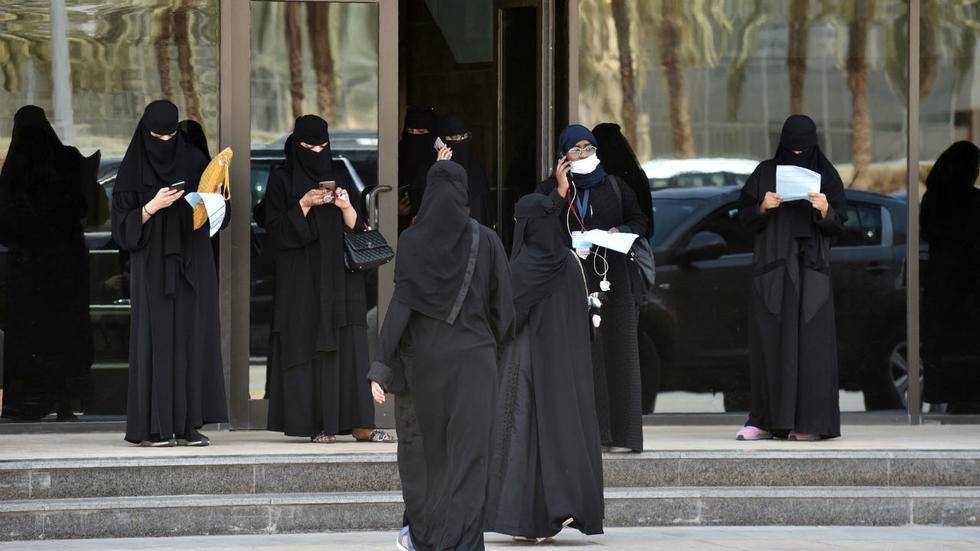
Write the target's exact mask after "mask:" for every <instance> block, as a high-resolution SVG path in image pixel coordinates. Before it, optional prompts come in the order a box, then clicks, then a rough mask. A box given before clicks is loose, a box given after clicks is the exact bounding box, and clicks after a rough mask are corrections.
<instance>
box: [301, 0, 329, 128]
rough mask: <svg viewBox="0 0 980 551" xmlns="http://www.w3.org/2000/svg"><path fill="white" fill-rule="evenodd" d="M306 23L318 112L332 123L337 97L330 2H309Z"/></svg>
mask: <svg viewBox="0 0 980 551" xmlns="http://www.w3.org/2000/svg"><path fill="white" fill-rule="evenodd" d="M306 23H307V25H308V34H309V36H310V45H311V47H312V50H313V70H314V73H315V75H316V105H317V112H318V113H319V114H320V116H322V117H323V118H324V119H326V120H327V121H329V122H330V123H334V122H336V121H335V120H334V117H335V114H336V107H335V102H336V98H335V96H334V87H333V74H334V65H333V51H332V48H331V45H330V4H328V3H321V2H310V3H307V4H306Z"/></svg>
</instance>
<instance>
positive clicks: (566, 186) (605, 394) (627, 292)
mask: <svg viewBox="0 0 980 551" xmlns="http://www.w3.org/2000/svg"><path fill="white" fill-rule="evenodd" d="M558 150H559V153H560V157H559V158H558V162H557V164H556V165H555V173H554V175H552V176H551V177H549V178H548V179H547V180H545V181H544V182H542V183H541V184H540V185H539V186H538V189H537V192H538V193H543V194H545V195H550V196H551V197H552V199H553V200H554V201H555V205H556V206H557V207H558V209H559V217H560V219H561V220H562V223H563V224H564V225H565V229H566V230H567V231H566V232H565V233H564V234H563V236H562V239H563V240H564V242H565V246H566V247H571V246H572V239H571V234H570V233H569V232H572V231H575V232H578V231H588V230H596V229H597V230H603V231H608V232H609V233H616V232H627V233H633V234H637V235H641V236H644V235H646V233H647V225H648V222H647V218H646V216H644V214H643V212H641V211H640V208H639V206H638V205H637V200H636V195H635V194H634V193H633V190H632V189H630V187H629V186H627V185H626V184H625V183H623V181H622V180H620V179H619V178H617V177H616V176H613V175H610V174H607V173H606V171H605V169H604V168H603V166H602V163H601V162H599V158H598V157H597V156H596V139H595V137H594V136H593V135H592V133H591V132H589V129H588V128H585V127H584V126H582V125H580V124H573V125H571V126H569V127H567V128H565V129H564V130H563V131H562V133H561V135H560V136H559V137H558ZM579 256H580V260H581V263H582V269H583V270H584V271H585V277H586V281H587V282H588V289H589V293H590V294H601V295H600V296H601V297H602V298H603V300H602V302H603V305H602V309H601V313H602V317H601V324H600V325H599V326H598V327H595V331H596V337H595V339H594V342H593V344H592V368H593V375H594V381H595V401H596V413H597V415H598V418H599V434H600V440H601V442H602V444H603V445H605V446H607V447H608V448H610V449H611V450H614V451H641V450H642V449H643V415H642V411H641V399H640V390H641V389H640V386H641V385H640V355H639V349H638V344H637V332H636V326H637V323H638V320H639V309H638V307H639V302H640V299H641V298H642V296H641V283H640V279H639V278H640V275H639V273H638V272H637V271H636V269H635V268H634V267H633V266H632V265H631V264H630V260H629V259H628V258H627V256H626V255H625V254H623V253H620V252H616V251H612V250H608V249H605V248H601V247H594V248H592V249H589V248H588V247H579ZM593 325H595V322H593Z"/></svg>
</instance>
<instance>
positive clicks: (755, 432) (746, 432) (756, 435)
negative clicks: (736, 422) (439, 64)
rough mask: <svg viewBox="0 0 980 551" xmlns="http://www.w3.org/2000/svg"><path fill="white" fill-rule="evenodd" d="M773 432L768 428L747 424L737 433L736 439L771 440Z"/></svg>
mask: <svg viewBox="0 0 980 551" xmlns="http://www.w3.org/2000/svg"><path fill="white" fill-rule="evenodd" d="M771 439H772V433H771V432H769V431H767V430H762V429H760V428H758V427H753V426H751V425H745V426H744V427H742V429H741V430H740V431H738V434H736V435H735V440H771Z"/></svg>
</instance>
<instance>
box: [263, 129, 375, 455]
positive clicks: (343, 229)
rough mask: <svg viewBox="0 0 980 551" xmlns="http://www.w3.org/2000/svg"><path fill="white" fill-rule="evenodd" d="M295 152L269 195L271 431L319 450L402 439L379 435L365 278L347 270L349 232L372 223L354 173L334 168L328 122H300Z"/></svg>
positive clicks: (291, 148) (292, 142) (275, 174)
mask: <svg viewBox="0 0 980 551" xmlns="http://www.w3.org/2000/svg"><path fill="white" fill-rule="evenodd" d="M286 148H287V151H286V162H285V163H284V164H283V165H280V166H278V167H276V168H274V169H273V170H272V172H271V173H270V174H269V186H268V191H267V192H266V196H265V201H266V210H265V229H266V232H267V234H268V237H269V242H270V243H271V249H272V254H273V256H274V258H275V265H276V279H275V292H274V293H275V294H274V296H273V313H272V334H271V337H270V343H269V353H270V354H269V365H268V369H269V375H268V393H269V422H268V428H269V430H272V431H281V432H283V433H285V434H286V435H287V436H304V437H307V438H309V439H310V440H311V441H312V442H314V443H317V444H330V443H333V442H336V441H337V435H338V434H353V435H354V437H355V438H356V439H358V440H364V441H372V442H393V441H394V438H392V436H391V435H389V434H387V433H385V432H383V431H380V430H375V429H374V404H372V403H371V388H370V384H369V382H368V380H367V372H368V367H369V365H368V342H367V296H366V292H365V288H364V272H349V271H347V269H346V268H345V265H344V235H345V234H346V233H347V232H353V231H363V230H364V228H365V227H366V226H365V223H364V221H363V220H362V219H361V218H360V216H359V215H358V212H357V210H356V209H355V208H354V205H353V203H352V202H351V200H350V197H349V195H348V191H347V186H348V185H349V184H348V182H347V181H346V177H345V173H343V172H340V171H335V170H334V168H333V155H332V154H331V152H330V134H329V131H328V128H327V122H326V121H325V120H323V119H322V118H320V117H318V116H316V115H303V116H302V117H299V118H298V119H296V123H295V127H294V129H293V133H292V135H291V136H290V139H288V140H287V141H286Z"/></svg>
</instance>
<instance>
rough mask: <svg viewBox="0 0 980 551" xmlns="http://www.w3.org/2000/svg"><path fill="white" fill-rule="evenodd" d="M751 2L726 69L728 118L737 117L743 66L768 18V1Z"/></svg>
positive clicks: (746, 64) (756, 0)
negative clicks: (750, 9)
mask: <svg viewBox="0 0 980 551" xmlns="http://www.w3.org/2000/svg"><path fill="white" fill-rule="evenodd" d="M752 4H753V5H752V11H751V12H750V13H749V15H748V17H747V18H746V19H745V23H744V24H743V25H742V26H741V27H740V28H739V29H738V30H737V32H736V35H737V37H738V46H737V48H736V53H735V58H734V59H733V60H732V68H731V69H730V70H729V71H728V118H729V119H730V120H735V119H737V118H738V109H739V107H740V106H741V104H742V86H743V85H744V84H745V68H746V67H747V66H748V64H749V59H751V57H752V54H754V53H755V43H756V37H758V35H759V29H761V28H762V26H763V25H765V23H766V19H767V18H768V15H767V14H766V10H765V8H766V7H767V6H768V3H765V2H763V1H762V0H754V2H753V3H752Z"/></svg>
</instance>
